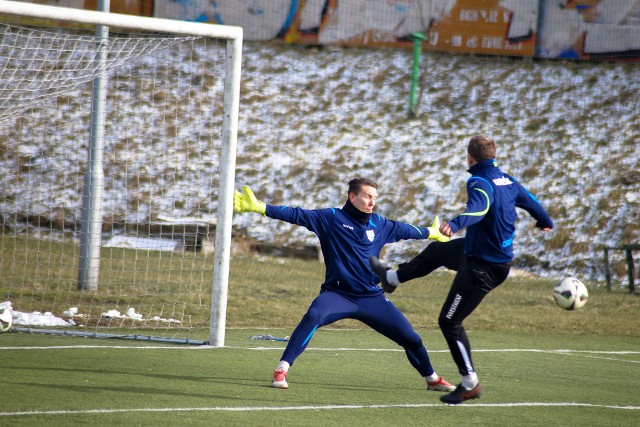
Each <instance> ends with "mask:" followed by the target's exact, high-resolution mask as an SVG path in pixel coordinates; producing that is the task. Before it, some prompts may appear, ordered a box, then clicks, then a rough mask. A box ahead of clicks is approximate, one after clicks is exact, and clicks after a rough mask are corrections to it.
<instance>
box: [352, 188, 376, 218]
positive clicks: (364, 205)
mask: <svg viewBox="0 0 640 427" xmlns="http://www.w3.org/2000/svg"><path fill="white" fill-rule="evenodd" d="M377 200H378V190H376V189H375V188H373V187H370V186H368V185H363V186H362V187H361V188H360V192H359V193H358V194H355V193H351V194H349V201H350V202H351V204H353V206H355V207H356V209H358V210H359V211H361V212H364V213H371V212H373V208H374V207H375V205H376V201H377Z"/></svg>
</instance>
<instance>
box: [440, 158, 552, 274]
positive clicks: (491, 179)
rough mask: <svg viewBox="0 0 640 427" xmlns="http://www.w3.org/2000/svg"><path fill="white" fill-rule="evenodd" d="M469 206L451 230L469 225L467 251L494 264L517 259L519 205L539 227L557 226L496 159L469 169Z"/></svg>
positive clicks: (531, 195) (451, 224)
mask: <svg viewBox="0 0 640 427" xmlns="http://www.w3.org/2000/svg"><path fill="white" fill-rule="evenodd" d="M468 172H469V173H470V174H471V175H472V176H471V178H469V179H468V180H467V195H468V201H467V208H466V210H465V211H464V212H463V213H462V214H460V215H459V216H457V217H456V218H454V219H453V220H451V221H450V222H449V225H450V226H451V230H452V231H453V232H454V233H455V232H456V231H458V230H460V229H462V228H465V227H466V228H467V235H466V240H465V253H466V254H467V255H471V256H473V257H475V258H480V259H483V260H485V261H488V262H493V263H508V262H509V261H511V260H512V259H513V237H514V234H515V230H516V227H515V223H516V220H517V213H516V209H515V208H516V207H518V208H522V209H524V210H526V211H527V212H528V213H529V214H530V215H531V216H532V217H533V218H534V219H535V220H536V221H537V222H536V227H539V228H547V227H548V228H553V221H551V218H549V215H548V214H547V212H546V211H545V210H544V208H543V207H542V205H540V203H539V202H538V200H537V199H536V198H535V196H534V195H533V194H531V193H529V192H528V191H527V190H526V189H525V188H524V187H523V186H522V185H521V184H520V183H518V182H517V181H516V180H515V179H514V178H513V177H512V176H510V175H508V174H506V173H504V172H502V171H501V170H500V169H499V168H498V166H497V163H496V161H495V160H494V159H488V160H484V161H482V162H480V163H476V164H475V165H473V166H472V167H471V168H469V171H468Z"/></svg>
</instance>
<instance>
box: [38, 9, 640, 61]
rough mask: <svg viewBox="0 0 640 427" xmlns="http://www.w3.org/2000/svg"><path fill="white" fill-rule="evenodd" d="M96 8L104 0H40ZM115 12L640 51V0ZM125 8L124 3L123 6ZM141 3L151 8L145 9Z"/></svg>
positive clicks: (438, 46)
mask: <svg viewBox="0 0 640 427" xmlns="http://www.w3.org/2000/svg"><path fill="white" fill-rule="evenodd" d="M33 1H34V2H37V3H46V4H51V5H56V6H66V7H78V8H85V9H86V8H95V4H96V2H97V0H33ZM112 5H113V6H114V7H115V8H116V9H118V10H114V11H115V12H123V13H132V14H136V13H141V14H151V13H152V14H153V16H155V17H159V18H169V19H179V20H186V21H195V22H209V23H217V24H227V25H237V26H241V27H243V29H244V35H245V39H247V40H272V39H276V38H280V39H283V40H284V41H286V42H288V43H296V44H310V45H347V46H372V47H378V46H392V47H398V46H401V47H407V46H411V43H412V34H413V33H416V32H418V33H422V34H426V35H427V36H428V37H427V38H428V42H427V43H425V45H424V47H425V49H432V50H440V51H447V52H465V53H481V54H496V55H509V56H535V57H540V58H571V59H603V58H624V59H629V60H635V61H638V60H640V0H112ZM120 9H122V10H120ZM136 11H141V12H136Z"/></svg>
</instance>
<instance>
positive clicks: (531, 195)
mask: <svg viewBox="0 0 640 427" xmlns="http://www.w3.org/2000/svg"><path fill="white" fill-rule="evenodd" d="M527 194H528V195H529V197H531V198H532V199H533V201H534V202H536V203H537V204H540V201H539V200H538V199H537V198H536V196H534V195H533V194H531V193H529V192H528V191H527Z"/></svg>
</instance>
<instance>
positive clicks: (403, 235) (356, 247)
mask: <svg viewBox="0 0 640 427" xmlns="http://www.w3.org/2000/svg"><path fill="white" fill-rule="evenodd" d="M347 203H349V202H347ZM266 215H267V216H268V217H270V218H274V219H279V220H282V221H286V222H289V223H292V224H296V225H300V226H303V227H306V228H307V229H308V230H310V231H312V232H313V233H315V234H316V235H317V236H318V238H319V239H320V248H321V249H322V254H323V256H324V262H325V264H326V267H327V271H326V274H325V281H324V283H323V284H322V289H323V290H334V291H337V292H341V293H344V294H349V295H356V296H366V295H378V294H380V293H382V289H380V287H379V286H378V282H379V281H380V280H379V279H378V277H377V276H376V275H375V274H374V273H373V271H372V270H371V267H369V257H370V256H371V255H373V256H376V257H378V256H380V250H381V249H382V247H383V246H384V245H385V244H387V243H392V242H397V241H399V240H405V239H428V238H429V230H427V229H426V228H424V227H415V226H413V225H410V224H407V223H403V222H398V221H392V220H389V219H387V218H385V217H383V216H381V215H378V214H376V213H373V214H371V216H370V217H369V221H368V222H367V223H361V222H359V221H357V220H356V219H355V218H353V217H352V216H351V215H349V214H348V212H347V211H346V209H345V208H341V209H338V208H326V209H316V210H307V209H302V208H290V207H287V206H273V205H267V211H266Z"/></svg>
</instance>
